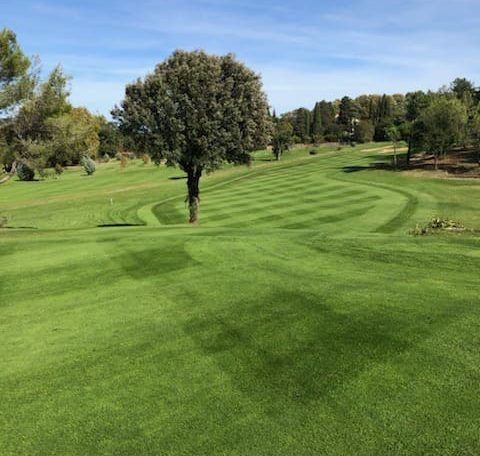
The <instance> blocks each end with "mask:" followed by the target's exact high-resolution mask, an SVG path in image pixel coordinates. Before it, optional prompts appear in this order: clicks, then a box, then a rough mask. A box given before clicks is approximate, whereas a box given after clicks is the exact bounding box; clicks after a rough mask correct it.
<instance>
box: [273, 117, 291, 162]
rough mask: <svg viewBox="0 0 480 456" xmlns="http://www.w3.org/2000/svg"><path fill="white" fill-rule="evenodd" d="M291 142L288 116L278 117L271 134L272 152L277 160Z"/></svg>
mask: <svg viewBox="0 0 480 456" xmlns="http://www.w3.org/2000/svg"><path fill="white" fill-rule="evenodd" d="M292 142H293V126H292V124H291V123H290V121H289V120H288V118H283V119H280V120H279V121H277V122H276V124H275V127H274V130H273V136H272V152H273V155H275V158H276V159H277V160H280V159H281V157H282V154H283V153H284V152H285V151H286V150H288V148H289V146H290V144H292Z"/></svg>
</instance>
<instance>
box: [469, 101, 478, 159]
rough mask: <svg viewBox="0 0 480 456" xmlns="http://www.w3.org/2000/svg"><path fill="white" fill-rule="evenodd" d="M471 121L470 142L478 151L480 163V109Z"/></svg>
mask: <svg viewBox="0 0 480 456" xmlns="http://www.w3.org/2000/svg"><path fill="white" fill-rule="evenodd" d="M469 123H470V124H469V135H470V142H471V144H472V145H473V147H474V148H475V150H476V151H477V163H478V164H479V165H480V109H478V110H477V112H476V113H475V115H474V116H473V118H472V119H471V120H470V122H469Z"/></svg>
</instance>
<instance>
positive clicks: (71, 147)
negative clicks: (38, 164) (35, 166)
mask: <svg viewBox="0 0 480 456" xmlns="http://www.w3.org/2000/svg"><path fill="white" fill-rule="evenodd" d="M45 124H46V127H47V129H48V130H49V136H48V138H47V139H46V140H45V143H46V147H47V149H48V152H47V154H48V157H47V164H48V166H55V165H56V164H57V163H58V164H60V165H62V166H65V165H74V164H78V163H80V160H81V158H82V156H84V155H87V156H89V157H96V156H97V151H98V147H99V143H100V141H99V138H98V133H99V130H100V120H99V118H98V117H97V116H94V115H93V114H91V113H90V112H89V111H88V110H87V109H86V108H72V109H71V110H70V111H68V112H66V113H63V114H60V115H58V116H55V117H50V118H48V119H47V120H46V122H45Z"/></svg>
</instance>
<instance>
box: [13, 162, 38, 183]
mask: <svg viewBox="0 0 480 456" xmlns="http://www.w3.org/2000/svg"><path fill="white" fill-rule="evenodd" d="M17 176H18V178H19V179H20V180H21V181H24V182H27V181H33V178H34V177H35V171H34V170H33V169H32V168H30V166H28V165H27V163H25V162H20V163H19V164H18V166H17Z"/></svg>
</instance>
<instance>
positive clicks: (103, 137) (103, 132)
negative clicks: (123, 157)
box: [98, 117, 123, 157]
mask: <svg viewBox="0 0 480 456" xmlns="http://www.w3.org/2000/svg"><path fill="white" fill-rule="evenodd" d="M99 123H100V129H99V132H98V139H99V146H98V156H99V157H105V156H108V157H114V156H115V155H117V153H118V152H119V151H120V148H121V146H122V144H123V141H122V134H121V132H120V130H119V128H118V126H117V125H116V124H115V123H114V122H108V121H107V120H106V119H105V117H100V119H99Z"/></svg>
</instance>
